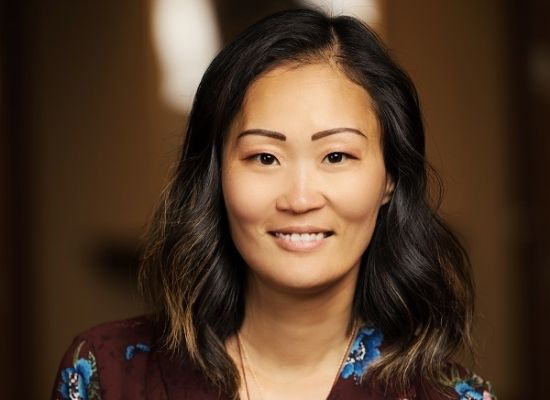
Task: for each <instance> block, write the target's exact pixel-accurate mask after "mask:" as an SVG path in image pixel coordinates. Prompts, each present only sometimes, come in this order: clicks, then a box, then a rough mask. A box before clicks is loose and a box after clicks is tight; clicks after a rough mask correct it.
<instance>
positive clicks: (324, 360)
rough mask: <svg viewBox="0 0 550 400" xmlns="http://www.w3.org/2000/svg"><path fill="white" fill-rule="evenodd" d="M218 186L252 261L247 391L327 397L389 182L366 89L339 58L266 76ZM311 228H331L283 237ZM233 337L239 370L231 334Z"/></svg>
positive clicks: (231, 137) (252, 90) (252, 94)
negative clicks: (303, 237)
mask: <svg viewBox="0 0 550 400" xmlns="http://www.w3.org/2000/svg"><path fill="white" fill-rule="evenodd" d="M222 185H223V194H224V200H225V205H226V209H227V215H228V220H229V225H230V231H231V236H232V239H233V242H234V244H235V246H236V248H237V250H238V251H239V252H240V254H241V255H242V257H243V259H244V260H245V262H246V264H247V266H248V269H249V279H248V282H249V285H248V288H247V295H246V301H245V310H246V312H245V319H244V322H243V326H242V328H241V331H240V335H241V340H242V342H243V344H244V347H245V351H246V354H247V356H248V362H246V361H245V363H244V368H245V372H246V377H247V381H248V388H249V391H250V397H251V398H252V399H258V398H262V399H294V398H296V399H309V398H311V399H320V398H325V397H326V396H327V395H328V393H329V392H330V389H331V387H332V384H333V381H334V379H335V376H336V374H337V372H338V367H339V365H340V362H341V360H342V358H343V356H344V353H345V349H346V347H347V344H348V343H349V337H350V336H349V335H350V332H349V326H350V319H351V311H352V301H353V294H354V291H355V286H356V283H357V276H358V271H359V263H360V258H361V255H362V254H363V253H364V251H365V250H366V248H367V247H368V244H369V242H370V240H371V237H372V233H373V230H374V227H375V223H376V218H377V215H378V211H379V209H380V207H381V206H382V205H384V204H385V203H387V202H388V201H389V200H390V198H391V194H392V191H393V182H392V180H391V179H390V178H389V177H388V175H387V173H386V169H385V166H384V160H383V154H382V147H381V137H380V128H379V124H378V121H377V118H376V115H375V113H374V112H373V105H372V100H371V99H370V96H369V95H368V93H367V92H366V91H365V89H363V88H362V87H361V86H359V85H357V84H355V83H353V82H352V81H350V80H349V79H348V78H347V77H346V76H345V75H344V74H343V73H342V72H341V71H340V70H339V69H338V67H337V66H335V65H329V64H323V63H321V64H312V65H301V66H296V65H294V66H284V67H280V68H277V69H274V70H271V71H268V72H267V73H264V74H263V75H262V76H260V77H259V78H258V79H257V80H256V81H255V82H254V83H253V84H252V85H251V86H250V87H249V89H248V91H247V93H246V97H245V101H244V104H243V107H242V109H241V111H240V113H239V115H238V116H237V117H236V119H235V120H234V122H233V124H232V125H231V127H230V131H229V134H228V137H227V140H226V144H225V147H224V154H223V162H222ZM303 231H307V232H311V233H319V232H322V233H323V234H322V235H318V236H316V239H318V240H311V241H298V242H292V241H289V240H285V239H283V238H281V237H280V233H285V234H290V233H291V232H303ZM286 238H287V239H288V236H287V237H286ZM226 346H227V350H228V352H229V354H230V356H232V357H233V359H234V361H235V363H236V364H237V365H238V366H240V367H241V368H242V367H243V366H241V365H240V364H241V363H240V357H239V353H238V347H237V345H236V339H235V337H232V338H230V339H229V340H228V341H227V343H226ZM254 376H255V377H256V379H254ZM241 398H243V399H245V398H246V394H245V391H244V385H242V387H241Z"/></svg>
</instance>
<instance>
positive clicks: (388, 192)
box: [381, 174, 395, 205]
mask: <svg viewBox="0 0 550 400" xmlns="http://www.w3.org/2000/svg"><path fill="white" fill-rule="evenodd" d="M394 190H395V182H394V180H393V178H392V177H391V176H390V175H389V174H386V188H385V190H384V197H382V204H381V205H384V204H387V203H388V202H389V201H390V200H391V198H392V196H393V192H394Z"/></svg>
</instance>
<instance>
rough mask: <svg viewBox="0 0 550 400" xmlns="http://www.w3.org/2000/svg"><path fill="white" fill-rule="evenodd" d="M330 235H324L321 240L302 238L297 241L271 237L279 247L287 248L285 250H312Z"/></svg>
mask: <svg viewBox="0 0 550 400" xmlns="http://www.w3.org/2000/svg"><path fill="white" fill-rule="evenodd" d="M330 237H331V236H327V237H324V238H323V239H321V240H312V241H305V240H304V241H302V240H298V241H295V242H293V241H291V240H285V239H283V238H280V237H277V236H273V239H275V243H277V245H278V246H279V247H281V248H282V249H284V250H287V251H298V252H299V251H304V252H306V251H313V250H317V249H318V248H320V247H321V246H323V245H324V244H325V243H326V241H327V239H328V238H330Z"/></svg>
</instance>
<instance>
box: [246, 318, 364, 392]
mask: <svg viewBox="0 0 550 400" xmlns="http://www.w3.org/2000/svg"><path fill="white" fill-rule="evenodd" d="M356 334H357V323H355V322H354V323H353V328H352V330H351V335H350V338H349V341H348V344H347V345H346V351H345V352H344V355H343V357H342V359H341V360H340V362H339V363H338V369H337V370H336V375H335V377H334V379H333V381H332V385H331V387H330V389H331V390H330V391H329V395H330V392H331V391H332V388H333V387H334V385H335V384H336V382H337V381H338V376H339V375H340V371H341V370H342V367H343V366H344V362H345V361H346V358H347V356H348V354H349V352H350V350H351V346H352V344H353V339H354V338H355V336H356ZM237 347H238V350H239V358H240V361H241V370H242V374H243V381H244V382H243V383H244V388H245V392H246V400H251V399H250V390H249V387H248V379H247V377H246V371H245V369H244V361H245V360H246V364H247V365H248V369H249V370H250V372H252V379H253V380H254V383H255V385H256V387H257V389H258V395H259V396H258V397H259V399H258V400H263V395H262V392H263V390H262V387H261V386H260V382H259V380H258V377H257V376H256V373H255V372H254V369H253V368H252V364H251V363H250V359H249V358H248V353H247V352H246V348H245V347H244V344H243V342H242V340H241V335H240V334H239V332H237ZM326 398H328V395H327V397H326Z"/></svg>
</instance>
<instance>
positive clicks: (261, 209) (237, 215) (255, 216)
mask: <svg viewBox="0 0 550 400" xmlns="http://www.w3.org/2000/svg"><path fill="white" fill-rule="evenodd" d="M222 190H223V197H224V201H225V207H226V210H227V215H228V219H229V223H230V227H231V231H232V232H237V231H242V230H246V228H247V226H249V225H251V224H254V223H258V222H259V221H261V220H262V219H263V218H264V217H265V215H266V212H267V211H268V209H269V205H270V204H271V202H272V200H271V199H270V196H269V193H270V192H269V190H266V189H265V188H262V187H261V185H259V184H258V181H257V180H256V179H252V178H251V177H250V176H248V175H247V174H242V173H239V172H238V171H236V170H234V169H233V170H228V171H226V172H224V173H223V175H222Z"/></svg>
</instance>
